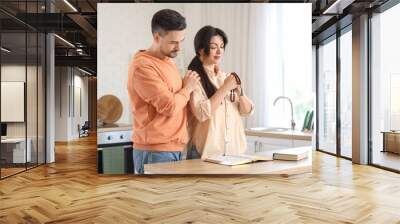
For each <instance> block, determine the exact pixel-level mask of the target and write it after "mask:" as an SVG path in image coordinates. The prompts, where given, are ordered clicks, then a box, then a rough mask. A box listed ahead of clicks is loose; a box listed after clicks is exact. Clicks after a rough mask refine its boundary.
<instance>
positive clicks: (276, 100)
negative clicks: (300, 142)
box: [274, 96, 296, 130]
mask: <svg viewBox="0 0 400 224" xmlns="http://www.w3.org/2000/svg"><path fill="white" fill-rule="evenodd" d="M280 99H287V100H288V101H289V103H290V110H291V114H292V120H291V121H290V126H291V127H292V130H294V128H295V127H296V123H294V120H293V103H292V100H290V98H289V97H286V96H278V97H277V98H276V99H275V100H274V106H275V104H276V102H278V100H280Z"/></svg>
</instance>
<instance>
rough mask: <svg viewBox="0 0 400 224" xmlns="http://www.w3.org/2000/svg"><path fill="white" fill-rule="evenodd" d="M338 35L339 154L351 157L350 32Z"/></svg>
mask: <svg viewBox="0 0 400 224" xmlns="http://www.w3.org/2000/svg"><path fill="white" fill-rule="evenodd" d="M348 29H349V30H348V31H347V32H346V31H344V32H345V33H343V34H342V35H341V36H340V144H341V146H340V154H341V155H342V156H344V157H348V158H351V157H352V148H351V142H352V138H351V136H352V96H353V94H352V74H353V72H352V49H351V47H352V33H351V26H350V27H348Z"/></svg>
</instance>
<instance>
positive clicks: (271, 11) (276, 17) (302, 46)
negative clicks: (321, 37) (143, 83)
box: [176, 3, 312, 128]
mask: <svg viewBox="0 0 400 224" xmlns="http://www.w3.org/2000/svg"><path fill="white" fill-rule="evenodd" d="M182 12H183V15H184V16H185V17H186V20H187V25H188V26H187V29H186V37H185V41H184V44H183V51H182V53H181V54H179V56H178V57H177V59H176V62H177V64H178V66H179V67H180V69H181V71H182V73H183V72H184V71H186V68H187V65H188V64H189V63H190V61H191V60H192V58H193V57H194V55H195V52H194V44H193V40H194V36H195V35H196V33H197V31H198V30H199V29H200V28H202V27H203V26H205V25H212V26H214V27H218V28H220V29H222V30H223V31H224V32H225V33H226V34H227V36H228V45H227V48H226V50H225V55H224V58H223V61H222V65H221V66H222V69H223V70H224V71H226V72H233V71H235V72H237V73H238V74H239V76H240V77H241V79H242V80H243V87H244V90H245V93H246V94H247V95H248V96H249V98H250V99H251V100H252V101H253V102H254V104H255V107H256V109H255V113H254V114H253V115H252V116H251V117H249V118H246V119H245V124H246V127H247V128H249V127H257V126H289V124H290V110H289V104H288V103H287V102H280V103H279V105H277V106H276V107H275V106H273V104H272V103H273V101H274V99H275V98H276V97H278V96H280V95H288V96H290V97H292V98H296V94H295V92H296V91H297V92H299V91H300V92H301V94H304V93H303V92H307V94H304V95H305V96H306V97H310V96H311V97H312V89H311V86H312V80H311V78H312V71H311V35H309V34H310V33H311V23H310V20H311V7H310V5H309V4H271V3H268V4H262V3H257V4H247V3H243V4H215V3H212V4H211V3H208V4H200V3H199V4H184V5H183V10H182ZM305 24H306V25H305ZM307 74H308V75H307ZM304 76H307V77H309V80H308V78H304ZM305 83H308V84H307V85H306V84H305ZM285 86H286V88H285ZM297 95H299V94H297ZM296 101H297V102H299V103H300V102H301V100H299V99H296ZM294 103H296V102H294ZM301 103H303V104H304V102H301ZM295 106H296V105H295ZM310 109H312V108H310ZM295 115H296V114H295ZM303 116H304V115H303ZM297 117H300V115H299V116H297ZM298 128H301V122H298Z"/></svg>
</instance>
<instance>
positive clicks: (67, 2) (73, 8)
mask: <svg viewBox="0 0 400 224" xmlns="http://www.w3.org/2000/svg"><path fill="white" fill-rule="evenodd" d="M64 2H65V4H67V5H68V6H69V7H70V8H71V9H72V10H74V11H75V12H78V10H77V9H76V8H75V7H74V6H73V5H72V4H71V3H69V1H68V0H64Z"/></svg>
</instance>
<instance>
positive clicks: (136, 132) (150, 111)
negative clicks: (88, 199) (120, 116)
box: [127, 51, 190, 151]
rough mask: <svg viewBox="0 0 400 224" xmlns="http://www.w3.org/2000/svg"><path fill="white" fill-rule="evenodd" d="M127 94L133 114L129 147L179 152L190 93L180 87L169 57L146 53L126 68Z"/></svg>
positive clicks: (178, 78) (184, 134)
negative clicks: (131, 142)
mask: <svg viewBox="0 0 400 224" xmlns="http://www.w3.org/2000/svg"><path fill="white" fill-rule="evenodd" d="M128 73H129V74H128V84H127V87H128V92H129V96H130V100H131V109H132V113H133V119H134V123H133V136H132V141H133V147H134V148H135V149H141V150H149V151H182V150H183V149H184V146H185V144H186V143H187V142H188V131H187V109H186V104H187V102H188V101H189V98H190V93H189V92H188V90H186V89H185V88H182V79H181V77H180V75H179V70H178V68H177V67H176V65H175V63H174V62H173V60H172V59H171V58H166V59H164V60H162V59H159V58H157V57H154V56H152V55H150V54H149V53H147V52H146V51H139V52H138V53H136V55H135V57H134V59H133V60H132V62H131V63H130V65H129V72H128Z"/></svg>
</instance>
